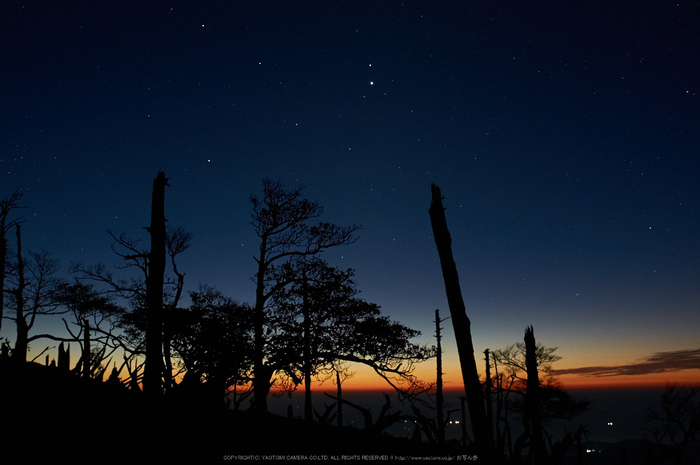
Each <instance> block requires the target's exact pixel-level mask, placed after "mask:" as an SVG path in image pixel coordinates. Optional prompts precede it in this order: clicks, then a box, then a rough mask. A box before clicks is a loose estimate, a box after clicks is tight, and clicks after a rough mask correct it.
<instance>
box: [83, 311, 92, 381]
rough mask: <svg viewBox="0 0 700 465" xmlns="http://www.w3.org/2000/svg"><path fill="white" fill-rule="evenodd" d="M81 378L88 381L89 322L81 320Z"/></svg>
mask: <svg viewBox="0 0 700 465" xmlns="http://www.w3.org/2000/svg"><path fill="white" fill-rule="evenodd" d="M83 331H85V333H84V334H83V378H84V379H90V378H91V376H90V322H89V321H88V320H87V319H85V320H83Z"/></svg>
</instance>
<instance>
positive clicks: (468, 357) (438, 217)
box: [428, 184, 494, 460]
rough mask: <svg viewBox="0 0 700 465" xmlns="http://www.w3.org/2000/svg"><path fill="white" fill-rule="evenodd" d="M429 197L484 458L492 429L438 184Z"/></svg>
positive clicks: (472, 416)
mask: <svg viewBox="0 0 700 465" xmlns="http://www.w3.org/2000/svg"><path fill="white" fill-rule="evenodd" d="M431 193H432V200H431V202H430V208H429V210H428V211H429V214H430V223H431V224H432V227H433V236H434V237H435V245H436V247H437V250H438V255H439V257H440V266H441V268H442V276H443V280H444V281H445V293H446V295H447V303H448V305H449V307H450V316H451V318H452V325H453V327H454V332H455V339H456V340H457V352H458V354H459V363H460V365H461V368H462V381H463V382H464V391H465V394H466V398H467V403H468V404H469V417H470V419H471V423H472V430H473V431H474V440H475V442H476V446H477V448H478V449H479V453H480V454H481V455H482V456H484V457H485V458H486V459H487V460H488V458H489V457H490V456H491V455H492V454H493V451H494V444H493V431H492V428H491V425H490V424H489V422H488V418H487V417H486V410H485V407H484V396H483V393H482V389H481V382H480V381H479V372H478V371H477V369H476V359H475V358H474V344H473V342H472V336H471V321H470V320H469V317H467V312H466V308H465V306H464V299H463V298H462V291H461V288H460V285H459V275H458V274H457V265H456V264H455V261H454V258H453V256H452V238H451V237H450V232H449V230H448V229H447V219H446V218H445V208H444V207H443V206H442V199H443V197H442V194H441V193H440V188H439V187H438V186H436V185H435V184H433V185H432V186H431Z"/></svg>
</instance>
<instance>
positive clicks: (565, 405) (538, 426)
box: [492, 328, 590, 463]
mask: <svg viewBox="0 0 700 465" xmlns="http://www.w3.org/2000/svg"><path fill="white" fill-rule="evenodd" d="M556 350H557V348H556V347H545V346H543V345H542V344H540V343H536V342H535V339H534V333H533V332H532V328H528V330H527V331H526V337H525V339H524V341H523V342H518V343H516V344H513V345H510V346H508V347H506V348H505V349H500V350H496V351H494V352H493V354H492V355H493V364H494V365H493V368H494V369H495V370H496V373H497V375H496V393H497V396H498V398H497V405H498V404H499V403H502V404H503V407H502V408H499V409H498V411H499V412H502V413H500V414H497V423H498V422H503V424H504V432H503V434H504V435H506V436H507V437H509V435H510V423H509V418H508V414H509V412H514V413H516V414H519V415H520V416H521V419H522V421H523V426H524V428H525V432H524V433H523V435H521V436H520V437H519V438H518V439H517V440H516V442H515V445H512V444H510V443H509V454H510V456H511V457H512V458H514V459H515V460H519V458H520V457H521V454H522V450H524V449H525V447H529V450H528V457H530V460H535V463H538V462H539V463H541V462H543V461H546V460H548V456H547V455H546V454H547V451H546V446H545V445H544V441H545V439H546V441H547V444H548V445H549V448H550V455H549V457H551V458H554V457H555V454H554V453H553V452H554V447H553V446H554V444H555V443H553V441H552V437H551V435H549V434H548V433H547V431H546V429H545V426H546V425H547V424H549V423H550V422H551V421H552V420H553V419H566V420H571V419H573V418H574V417H575V416H577V415H578V414H580V413H581V412H583V411H585V410H586V408H588V405H589V404H590V401H589V400H586V399H584V400H577V399H575V398H574V397H572V396H571V395H570V394H569V393H567V392H566V391H565V390H564V389H563V388H562V387H561V385H560V383H559V382H558V380H557V379H556V377H555V376H554V370H553V368H552V363H554V362H556V361H558V360H560V359H561V357H559V356H558V355H555V354H554V352H555V351H556ZM499 369H500V371H499ZM535 373H536V374H535ZM533 384H535V385H536V386H537V388H536V390H533V389H532V387H533ZM497 431H500V428H497ZM533 436H537V437H538V438H539V439H535V440H534V441H533ZM579 438H580V434H579ZM574 439H575V436H574V435H571V434H569V435H567V436H566V437H565V438H563V439H562V441H560V444H558V446H557V447H558V448H559V449H560V450H561V449H562V448H568V446H569V445H571V444H572V443H573V441H574ZM538 440H539V441H540V442H539V443H538ZM565 443H566V444H565ZM567 444H568V445H567ZM503 446H504V442H503V441H502V440H501V439H500V436H499V447H503ZM543 449H544V450H543ZM499 451H501V450H500V449H499ZM562 454H563V452H562ZM538 457H539V458H538Z"/></svg>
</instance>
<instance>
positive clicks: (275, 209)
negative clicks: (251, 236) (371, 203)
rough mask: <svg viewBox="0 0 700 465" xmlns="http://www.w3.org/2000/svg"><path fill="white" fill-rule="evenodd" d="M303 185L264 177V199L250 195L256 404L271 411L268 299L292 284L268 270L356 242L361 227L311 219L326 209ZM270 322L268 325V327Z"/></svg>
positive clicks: (263, 409)
mask: <svg viewBox="0 0 700 465" xmlns="http://www.w3.org/2000/svg"><path fill="white" fill-rule="evenodd" d="M302 190H303V187H299V188H297V189H293V190H287V189H286V188H285V187H284V186H283V185H282V184H281V183H280V182H278V181H271V180H269V179H266V180H264V181H263V196H262V198H260V197H257V196H255V195H251V196H250V201H251V203H252V204H253V214H252V219H253V222H252V224H253V227H254V229H255V233H256V234H257V235H258V237H259V238H260V246H259V253H258V256H257V257H255V261H256V263H257V271H256V273H255V277H254V280H255V283H256V289H255V312H254V320H253V328H254V337H255V339H254V350H255V353H254V363H253V365H254V385H253V388H254V398H253V402H254V407H255V409H256V410H257V411H259V412H266V411H267V395H268V393H269V391H270V386H271V383H270V379H271V377H272V375H273V373H274V372H275V371H276V369H275V368H274V367H272V366H270V365H269V364H268V360H267V359H266V352H268V349H269V347H268V344H269V340H268V338H267V336H268V335H267V334H266V329H265V328H266V323H268V322H267V321H266V307H267V303H268V301H269V299H270V298H271V297H272V296H274V295H275V294H276V293H277V292H278V291H279V290H280V289H281V288H282V287H284V286H286V285H287V284H288V283H286V282H285V283H278V284H276V285H274V286H267V283H269V279H268V278H269V275H270V273H272V271H273V269H274V265H275V264H276V263H283V262H284V261H286V260H288V259H290V258H292V257H308V256H312V255H316V254H318V253H321V252H323V251H324V250H325V249H328V248H330V247H336V246H340V245H346V244H351V243H352V242H354V241H355V237H354V233H355V231H357V230H358V229H359V228H358V227H357V226H354V225H351V226H345V227H341V226H336V225H334V224H331V223H323V222H318V223H315V224H314V223H311V222H312V221H313V220H315V219H316V218H318V217H319V216H320V215H321V214H322V213H323V209H322V208H321V206H319V205H318V204H317V203H315V202H311V201H309V200H308V199H305V198H302V197H301V193H302ZM268 327H269V326H268Z"/></svg>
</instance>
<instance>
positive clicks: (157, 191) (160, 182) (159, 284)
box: [143, 171, 168, 396]
mask: <svg viewBox="0 0 700 465" xmlns="http://www.w3.org/2000/svg"><path fill="white" fill-rule="evenodd" d="M167 185H168V179H167V178H166V177H165V173H163V172H162V171H160V172H158V175H157V176H156V178H155V179H154V180H153V195H152V199H151V227H150V228H149V229H148V231H149V233H150V235H151V252H150V254H149V255H148V277H147V278H146V307H147V311H148V320H147V325H146V366H145V367H144V378H143V390H144V393H146V394H148V395H151V396H156V395H160V394H162V379H163V275H164V274H165V186H167Z"/></svg>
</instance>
